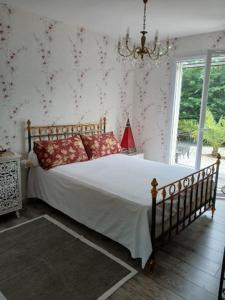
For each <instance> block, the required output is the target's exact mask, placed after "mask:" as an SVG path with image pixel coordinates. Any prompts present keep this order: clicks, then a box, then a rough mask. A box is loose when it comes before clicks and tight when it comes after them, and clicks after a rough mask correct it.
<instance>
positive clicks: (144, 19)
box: [143, 2, 147, 31]
mask: <svg viewBox="0 0 225 300" xmlns="http://www.w3.org/2000/svg"><path fill="white" fill-rule="evenodd" d="M146 3H147V2H145V3H144V17H143V31H145V28H146V25H145V24H146Z"/></svg>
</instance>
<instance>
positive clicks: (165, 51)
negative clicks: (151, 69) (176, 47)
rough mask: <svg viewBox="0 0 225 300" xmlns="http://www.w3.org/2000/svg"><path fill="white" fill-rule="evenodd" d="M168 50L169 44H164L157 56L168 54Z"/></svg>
mask: <svg viewBox="0 0 225 300" xmlns="http://www.w3.org/2000/svg"><path fill="white" fill-rule="evenodd" d="M168 52H169V46H166V47H165V48H164V49H163V50H162V51H160V53H159V56H163V55H166V54H168Z"/></svg>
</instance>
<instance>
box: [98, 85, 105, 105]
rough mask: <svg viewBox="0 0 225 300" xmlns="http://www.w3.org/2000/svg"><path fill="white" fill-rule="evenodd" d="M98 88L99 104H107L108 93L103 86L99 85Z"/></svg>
mask: <svg viewBox="0 0 225 300" xmlns="http://www.w3.org/2000/svg"><path fill="white" fill-rule="evenodd" d="M97 89H98V98H99V105H100V107H101V106H103V105H104V104H105V100H106V96H107V94H106V92H105V91H103V89H102V87H100V86H97Z"/></svg>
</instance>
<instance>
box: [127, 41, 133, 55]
mask: <svg viewBox="0 0 225 300" xmlns="http://www.w3.org/2000/svg"><path fill="white" fill-rule="evenodd" d="M126 48H127V50H128V51H129V52H130V53H131V55H132V54H133V51H134V50H133V49H130V47H129V45H128V41H126Z"/></svg>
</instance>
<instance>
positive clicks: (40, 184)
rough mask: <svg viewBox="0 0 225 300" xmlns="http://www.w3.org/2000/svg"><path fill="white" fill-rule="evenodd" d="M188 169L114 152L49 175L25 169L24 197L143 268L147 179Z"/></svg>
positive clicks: (147, 250) (164, 178)
mask: <svg viewBox="0 0 225 300" xmlns="http://www.w3.org/2000/svg"><path fill="white" fill-rule="evenodd" d="M192 171H193V170H191V169H188V168H184V167H180V166H170V165H166V164H162V163H158V162H153V161H147V160H142V159H138V158H135V157H131V156H126V155H123V154H114V155H109V156H106V157H102V158H99V159H96V160H92V161H87V162H81V163H73V164H68V165H64V166H59V167H56V168H53V169H51V170H49V171H45V170H43V169H42V168H41V167H35V168H32V169H31V170H30V174H29V184H28V195H29V197H37V198H40V199H42V200H44V201H45V202H47V203H48V204H50V205H51V206H53V207H55V208H57V209H59V210H60V211H62V212H64V213H65V214H67V215H69V216H70V217H72V218H73V219H75V220H77V221H78V222H80V223H82V224H84V225H86V226H88V227H89V228H92V229H94V230H96V231H97V232H100V233H102V234H104V235H105V236H107V237H110V238H111V239H113V240H115V241H117V242H119V243H120V244H122V245H123V246H125V247H126V248H128V249H129V250H130V252H131V255H132V257H133V258H138V257H140V258H141V259H142V267H144V266H145V264H146V262H147V260H148V258H149V256H150V255H151V252H152V245H151V239H150V232H149V224H151V195H150V189H151V185H150V182H151V180H152V179H153V178H154V177H156V178H157V180H158V182H159V186H163V185H165V184H168V183H170V182H172V181H174V180H176V179H178V178H180V177H184V176H186V175H188V174H190V173H192Z"/></svg>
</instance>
